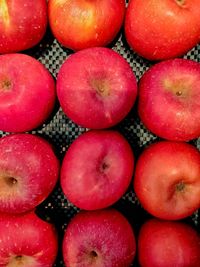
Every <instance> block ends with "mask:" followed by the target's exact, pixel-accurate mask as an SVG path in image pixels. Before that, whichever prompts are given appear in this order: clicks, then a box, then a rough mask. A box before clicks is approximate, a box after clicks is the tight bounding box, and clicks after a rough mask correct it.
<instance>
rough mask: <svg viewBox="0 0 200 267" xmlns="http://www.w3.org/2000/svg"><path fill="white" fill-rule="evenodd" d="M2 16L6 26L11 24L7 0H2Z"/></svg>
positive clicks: (0, 0) (0, 7)
mask: <svg viewBox="0 0 200 267" xmlns="http://www.w3.org/2000/svg"><path fill="white" fill-rule="evenodd" d="M0 17H2V19H3V22H4V25H5V26H6V27H8V26H9V24H10V15H9V10H8V5H7V0H0Z"/></svg>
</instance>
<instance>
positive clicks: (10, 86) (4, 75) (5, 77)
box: [0, 54, 56, 132]
mask: <svg viewBox="0 0 200 267" xmlns="http://www.w3.org/2000/svg"><path fill="white" fill-rule="evenodd" d="M55 99H56V90H55V83H54V79H53V77H52V76H51V74H50V73H49V71H48V70H47V69H46V68H45V67H44V66H43V65H42V64H41V63H40V62H39V61H38V60H36V59H35V58H33V57H30V56H28V55H25V54H6V55H1V56H0V130H1V131H5V132H26V131H30V130H32V129H34V128H36V127H38V126H40V125H41V124H42V123H44V122H45V121H46V119H47V118H48V117H49V116H50V114H51V112H52V110H53V107H54V104H55Z"/></svg>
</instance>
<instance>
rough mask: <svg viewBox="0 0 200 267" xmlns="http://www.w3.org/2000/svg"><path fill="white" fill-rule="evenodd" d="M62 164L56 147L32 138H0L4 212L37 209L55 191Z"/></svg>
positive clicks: (0, 204) (1, 206) (0, 186)
mask: <svg viewBox="0 0 200 267" xmlns="http://www.w3.org/2000/svg"><path fill="white" fill-rule="evenodd" d="M58 173H59V162H58V160H57V158H56V156H55V154H54V152H53V149H52V146H51V145H50V144H49V143H48V142H47V141H46V140H44V139H43V138H41V137H38V136H36V135H31V134H14V135H8V136H5V137H2V138H0V212H6V213H22V212H25V211H28V210H31V209H33V208H35V207H36V206H37V205H39V204H40V203H41V202H42V201H43V200H44V199H46V198H47V197H48V195H49V194H50V193H51V191H52V190H53V188H54V186H55V185H56V182H57V179H58Z"/></svg>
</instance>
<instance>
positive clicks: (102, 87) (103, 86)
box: [90, 78, 110, 97]
mask: <svg viewBox="0 0 200 267" xmlns="http://www.w3.org/2000/svg"><path fill="white" fill-rule="evenodd" d="M90 85H91V86H92V88H93V89H94V90H95V91H96V92H97V94H98V95H100V96H102V97H106V96H109V95H110V90H109V84H108V81H107V80H106V79H105V78H94V79H91V80H90Z"/></svg>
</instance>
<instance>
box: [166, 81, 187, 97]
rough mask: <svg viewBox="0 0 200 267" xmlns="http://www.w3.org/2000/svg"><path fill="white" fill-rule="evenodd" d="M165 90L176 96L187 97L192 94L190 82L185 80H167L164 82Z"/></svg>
mask: <svg viewBox="0 0 200 267" xmlns="http://www.w3.org/2000/svg"><path fill="white" fill-rule="evenodd" d="M164 86H165V89H167V90H168V91H171V92H172V93H173V94H174V95H175V96H178V97H182V98H184V97H186V96H187V95H188V94H189V92H190V86H191V85H190V81H186V80H185V79H184V80H175V81H170V80H168V79H166V80H165V81H164Z"/></svg>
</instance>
